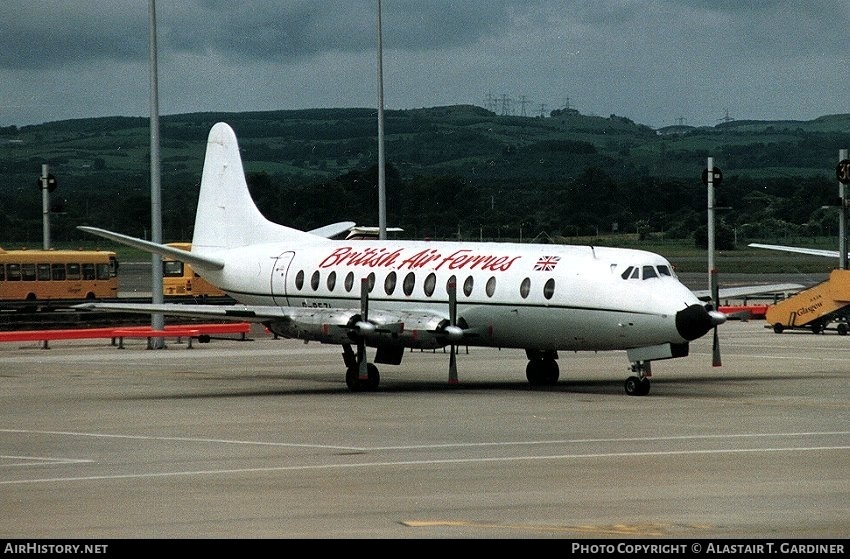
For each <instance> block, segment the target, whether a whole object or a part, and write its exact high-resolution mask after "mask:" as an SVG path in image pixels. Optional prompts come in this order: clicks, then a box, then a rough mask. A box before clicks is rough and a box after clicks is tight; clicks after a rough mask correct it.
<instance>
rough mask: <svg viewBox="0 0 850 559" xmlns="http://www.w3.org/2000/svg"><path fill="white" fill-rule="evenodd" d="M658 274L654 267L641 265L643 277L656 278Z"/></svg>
mask: <svg viewBox="0 0 850 559" xmlns="http://www.w3.org/2000/svg"><path fill="white" fill-rule="evenodd" d="M657 277H658V274H656V273H655V268H653V267H652V266H644V267H643V279H649V278H657Z"/></svg>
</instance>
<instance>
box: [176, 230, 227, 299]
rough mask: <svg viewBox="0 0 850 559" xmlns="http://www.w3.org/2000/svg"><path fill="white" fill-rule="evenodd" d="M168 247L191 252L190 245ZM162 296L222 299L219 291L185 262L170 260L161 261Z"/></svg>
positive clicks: (181, 244) (178, 244) (179, 244)
mask: <svg viewBox="0 0 850 559" xmlns="http://www.w3.org/2000/svg"><path fill="white" fill-rule="evenodd" d="M168 246H172V247H175V248H179V249H182V250H192V243H168ZM162 294H163V295H164V296H171V297H181V296H182V297H189V296H191V297H224V296H225V293H224V291H222V290H220V289H219V288H217V287H216V286H214V285H213V284H211V283H210V282H208V281H207V280H205V279H204V278H202V277H201V276H199V275H198V274H197V273H195V271H194V270H192V267H191V266H190V265H188V264H186V263H185V262H180V261H179V260H173V259H171V258H163V259H162Z"/></svg>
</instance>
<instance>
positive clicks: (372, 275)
mask: <svg viewBox="0 0 850 559" xmlns="http://www.w3.org/2000/svg"><path fill="white" fill-rule="evenodd" d="M366 283H367V287H368V289H367V291H369V293H372V290H373V289H375V272H371V273H370V274H369V276H368V277H367V278H366Z"/></svg>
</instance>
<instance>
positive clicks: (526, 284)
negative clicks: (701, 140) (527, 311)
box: [519, 278, 531, 299]
mask: <svg viewBox="0 0 850 559" xmlns="http://www.w3.org/2000/svg"><path fill="white" fill-rule="evenodd" d="M530 292H531V278H525V279H524V280H522V283H521V284H520V285H519V294H520V296H521V297H522V298H523V299H525V298H527V297H528V294H529V293H530Z"/></svg>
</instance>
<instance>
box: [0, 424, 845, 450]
mask: <svg viewBox="0 0 850 559" xmlns="http://www.w3.org/2000/svg"><path fill="white" fill-rule="evenodd" d="M0 433H12V434H35V435H66V436H71V437H93V438H104V439H127V440H148V441H163V442H197V443H216V444H232V445H247V446H274V447H284V448H321V449H331V450H344V451H346V452H370V451H372V452H374V451H380V450H421V449H429V448H433V449H439V448H475V447H505V446H533V445H551V444H586V443H624V442H628V443H632V442H654V441H686V440H719V439H742V438H746V439H757V438H777V437H817V436H844V435H850V431H800V432H791V433H730V434H711V435H666V436H658V437H617V438H592V439H541V440H536V441H504V442H487V443H474V442H465V443H435V444H421V445H398V446H369V447H356V446H344V445H327V444H316V443H286V442H274V441H246V440H238V439H213V438H203V437H164V436H156V435H119V434H111V433H86V432H78V431H41V430H33V429H0Z"/></svg>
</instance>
